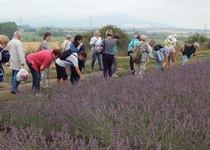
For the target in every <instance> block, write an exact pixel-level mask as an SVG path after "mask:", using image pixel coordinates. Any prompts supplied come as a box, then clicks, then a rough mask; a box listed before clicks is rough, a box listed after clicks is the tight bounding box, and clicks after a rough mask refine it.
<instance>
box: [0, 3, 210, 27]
mask: <svg viewBox="0 0 210 150" xmlns="http://www.w3.org/2000/svg"><path fill="white" fill-rule="evenodd" d="M209 5H210V1H209V0H200V1H197V0H191V1H189V0H185V1H183V0H176V1H167V0H147V1H143V0H132V1H128V0H106V1H102V0H79V1H69V0H59V1H58V0H45V1H43V0H30V1H29V0H18V1H14V0H7V1H3V2H1V9H0V13H1V14H5V15H4V16H1V17H2V18H5V19H11V20H12V19H18V18H20V17H21V18H23V20H25V22H27V19H28V18H36V19H39V18H40V20H42V19H45V20H48V19H50V18H54V19H55V20H49V21H50V22H52V21H59V19H63V20H77V19H81V18H87V17H89V18H91V17H97V16H105V15H108V14H115V13H120V14H122V15H123V14H126V15H130V16H134V17H136V18H139V19H144V20H149V21H155V22H158V23H164V24H168V25H174V26H180V27H191V28H203V27H204V24H205V22H206V23H207V27H208V26H210V20H208V16H210V11H209V8H208V7H209Z"/></svg>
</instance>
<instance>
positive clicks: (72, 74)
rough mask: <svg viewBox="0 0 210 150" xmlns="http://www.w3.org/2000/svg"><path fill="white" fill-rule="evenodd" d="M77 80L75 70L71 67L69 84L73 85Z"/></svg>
mask: <svg viewBox="0 0 210 150" xmlns="http://www.w3.org/2000/svg"><path fill="white" fill-rule="evenodd" d="M78 80H79V75H78V74H77V72H76V69H75V67H74V66H71V77H70V82H71V83H72V84H74V83H75V82H77V81H78Z"/></svg>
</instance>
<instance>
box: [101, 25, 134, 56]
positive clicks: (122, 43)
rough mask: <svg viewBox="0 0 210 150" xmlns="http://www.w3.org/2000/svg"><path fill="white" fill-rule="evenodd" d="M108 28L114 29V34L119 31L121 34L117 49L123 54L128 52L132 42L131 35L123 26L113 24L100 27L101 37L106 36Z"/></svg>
mask: <svg viewBox="0 0 210 150" xmlns="http://www.w3.org/2000/svg"><path fill="white" fill-rule="evenodd" d="M107 30H112V31H113V34H115V33H118V34H119V35H120V40H119V41H118V43H117V50H118V51H119V52H120V53H121V54H122V53H123V54H126V53H127V47H128V44H129V42H130V38H129V35H128V34H127V33H125V32H124V31H123V30H122V29H121V28H118V27H116V26H113V25H107V26H105V27H103V28H101V29H100V33H101V37H102V38H105V34H106V31H107Z"/></svg>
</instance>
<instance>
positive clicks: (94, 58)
mask: <svg viewBox="0 0 210 150" xmlns="http://www.w3.org/2000/svg"><path fill="white" fill-rule="evenodd" d="M95 61H96V53H95V52H94V53H93V54H92V62H91V69H93V68H94V64H95Z"/></svg>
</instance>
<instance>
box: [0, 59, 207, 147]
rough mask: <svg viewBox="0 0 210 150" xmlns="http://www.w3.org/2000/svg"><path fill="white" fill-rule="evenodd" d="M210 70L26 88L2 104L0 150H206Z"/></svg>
mask: <svg viewBox="0 0 210 150" xmlns="http://www.w3.org/2000/svg"><path fill="white" fill-rule="evenodd" d="M209 66H210V61H204V62H198V63H194V64H191V65H187V66H178V67H174V68H173V69H170V70H165V71H163V72H150V73H148V74H147V75H146V76H145V77H144V78H143V79H141V80H139V79H136V78H135V77H134V76H124V77H122V78H110V79H104V78H103V77H91V78H90V79H88V80H86V81H84V82H82V83H79V84H77V85H74V86H73V85H68V86H57V85H55V86H54V87H53V88H52V89H50V90H49V91H48V94H46V95H42V97H41V98H37V97H35V96H34V95H33V94H32V93H31V92H30V91H27V92H26V93H24V94H23V95H22V96H17V97H16V99H12V100H11V101H7V102H2V104H1V105H0V107H1V108H0V109H1V112H0V127H1V132H0V149H18V150H19V149H21V150H24V149H33V150H40V149H44V150H45V149H46V150H48V149H58V150H60V149H62V150H67V149H72V150H74V149H75V150H76V149H77V150H84V149H88V150H98V149H106V150H115V149H117V150H128V149H143V150H147V149H148V150H154V149H157V150H208V149H210V80H209V79H210V67H209Z"/></svg>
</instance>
